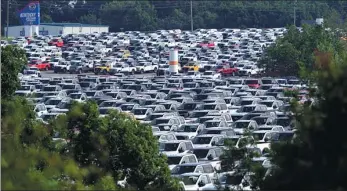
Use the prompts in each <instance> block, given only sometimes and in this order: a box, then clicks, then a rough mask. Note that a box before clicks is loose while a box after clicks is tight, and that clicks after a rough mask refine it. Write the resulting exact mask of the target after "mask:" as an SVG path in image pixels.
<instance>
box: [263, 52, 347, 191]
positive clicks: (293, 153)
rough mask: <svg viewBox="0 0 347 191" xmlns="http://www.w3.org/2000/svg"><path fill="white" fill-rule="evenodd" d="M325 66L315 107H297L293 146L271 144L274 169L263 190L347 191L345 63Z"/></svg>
mask: <svg viewBox="0 0 347 191" xmlns="http://www.w3.org/2000/svg"><path fill="white" fill-rule="evenodd" d="M317 59H322V58H321V57H318V58H317ZM322 62H327V63H324V64H326V65H330V66H331V67H327V68H326V70H324V71H322V72H321V73H320V74H319V75H318V78H317V86H318V91H316V92H315V93H312V97H313V98H314V102H313V105H311V106H304V107H295V110H294V111H295V118H296V120H297V122H298V123H297V124H298V126H297V131H296V138H295V139H294V141H293V142H283V143H280V144H272V150H273V154H272V162H273V164H274V168H273V170H272V172H271V174H270V176H268V177H267V178H266V179H265V182H264V184H263V188H262V189H263V190H292V189H295V190H317V189H323V190H345V189H346V188H347V185H346V183H345V181H344V180H345V177H346V175H347V168H346V161H347V159H346V156H345V152H346V148H345V147H344V145H346V143H345V142H346V139H345V138H344V134H345V133H346V128H345V126H344V125H343V124H344V122H345V118H346V115H347V114H346V111H345V110H346V107H347V105H346V100H345V96H346V94H347V92H346V84H345V81H346V79H347V68H346V65H345V64H344V63H346V60H345V61H342V62H343V63H334V61H333V60H332V59H331V60H325V59H324V58H323V60H322ZM336 64H337V65H338V67H335V66H336Z"/></svg>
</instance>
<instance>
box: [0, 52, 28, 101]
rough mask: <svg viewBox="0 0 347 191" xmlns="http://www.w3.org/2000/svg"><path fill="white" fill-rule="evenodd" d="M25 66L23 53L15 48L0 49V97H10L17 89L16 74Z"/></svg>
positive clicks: (17, 80) (25, 61) (25, 60)
mask: <svg viewBox="0 0 347 191" xmlns="http://www.w3.org/2000/svg"><path fill="white" fill-rule="evenodd" d="M26 64H27V58H26V55H25V51H24V50H23V49H21V48H19V47H16V46H6V47H1V96H2V97H3V98H9V97H11V96H12V95H13V94H14V92H15V91H16V90H17V89H18V88H19V85H20V84H19V79H18V73H19V72H20V71H22V69H23V68H24V66H25V65H26Z"/></svg>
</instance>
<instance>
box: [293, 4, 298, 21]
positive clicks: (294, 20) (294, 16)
mask: <svg viewBox="0 0 347 191" xmlns="http://www.w3.org/2000/svg"><path fill="white" fill-rule="evenodd" d="M297 2H298V1H297V0H295V2H294V26H296V3H297Z"/></svg>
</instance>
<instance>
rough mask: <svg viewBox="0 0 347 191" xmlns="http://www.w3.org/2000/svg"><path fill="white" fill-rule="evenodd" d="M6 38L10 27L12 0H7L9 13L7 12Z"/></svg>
mask: <svg viewBox="0 0 347 191" xmlns="http://www.w3.org/2000/svg"><path fill="white" fill-rule="evenodd" d="M6 17H7V18H6V26H7V28H6V38H8V27H9V25H10V24H9V22H10V0H7V14H6Z"/></svg>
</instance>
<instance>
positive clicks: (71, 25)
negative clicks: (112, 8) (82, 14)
mask: <svg viewBox="0 0 347 191" xmlns="http://www.w3.org/2000/svg"><path fill="white" fill-rule="evenodd" d="M40 25H46V26H62V27H108V26H107V25H92V24H82V23H41V24H40Z"/></svg>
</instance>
